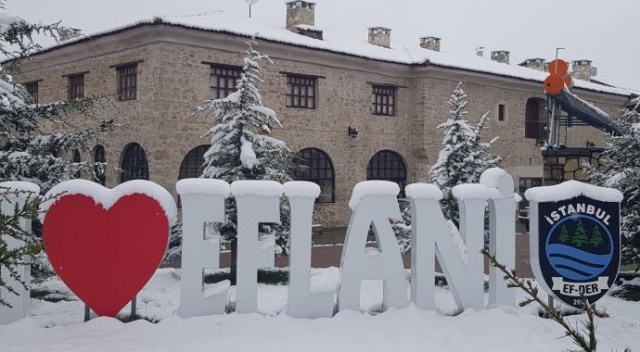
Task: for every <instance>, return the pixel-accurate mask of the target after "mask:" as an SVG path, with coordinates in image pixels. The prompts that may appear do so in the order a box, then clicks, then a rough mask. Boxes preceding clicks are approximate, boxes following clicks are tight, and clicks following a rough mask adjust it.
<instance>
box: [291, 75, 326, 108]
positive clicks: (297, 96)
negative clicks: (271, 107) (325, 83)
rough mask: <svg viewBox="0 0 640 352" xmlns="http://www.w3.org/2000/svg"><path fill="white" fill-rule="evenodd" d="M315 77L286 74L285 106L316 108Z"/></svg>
mask: <svg viewBox="0 0 640 352" xmlns="http://www.w3.org/2000/svg"><path fill="white" fill-rule="evenodd" d="M317 80H318V79H317V78H315V77H308V76H294V75H287V107H291V108H305V109H315V108H316V82H317Z"/></svg>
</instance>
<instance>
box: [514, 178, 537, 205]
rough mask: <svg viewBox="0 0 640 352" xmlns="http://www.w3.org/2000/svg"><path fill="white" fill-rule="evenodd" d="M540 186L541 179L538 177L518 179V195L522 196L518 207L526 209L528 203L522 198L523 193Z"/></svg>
mask: <svg viewBox="0 0 640 352" xmlns="http://www.w3.org/2000/svg"><path fill="white" fill-rule="evenodd" d="M540 186H542V178H540V177H520V178H519V179H518V194H520V195H521V196H522V201H520V207H521V208H523V207H528V206H529V201H527V200H526V199H525V198H524V192H525V191H526V190H528V189H529V188H532V187H540Z"/></svg>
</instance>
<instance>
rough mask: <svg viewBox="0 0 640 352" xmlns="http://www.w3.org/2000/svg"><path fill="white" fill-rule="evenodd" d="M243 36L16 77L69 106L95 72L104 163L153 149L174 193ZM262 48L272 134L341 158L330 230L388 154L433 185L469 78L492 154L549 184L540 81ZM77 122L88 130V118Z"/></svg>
mask: <svg viewBox="0 0 640 352" xmlns="http://www.w3.org/2000/svg"><path fill="white" fill-rule="evenodd" d="M245 40H246V38H242V37H238V36H233V35H227V34H220V33H209V32H202V31H194V30H189V29H184V28H173V27H167V26H153V27H142V28H137V29H134V30H130V31H125V32H122V33H118V34H114V35H112V36H107V37H102V38H98V39H96V40H93V41H89V42H83V43H79V44H75V45H71V46H67V47H63V48H61V49H59V50H56V51H53V52H50V53H47V54H43V55H38V56H35V57H34V58H33V59H32V60H31V61H29V62H27V63H25V65H24V66H23V70H24V72H23V74H22V75H19V76H16V80H18V81H20V82H28V81H33V80H42V81H41V86H40V97H41V101H43V102H50V101H55V100H64V99H66V80H65V78H64V77H63V75H66V74H69V73H74V72H83V71H88V73H87V74H86V76H85V94H86V95H104V96H105V97H107V99H106V101H105V103H104V104H102V105H101V106H99V107H98V109H97V116H96V120H97V121H102V120H111V119H114V120H115V121H116V122H117V123H118V124H120V125H121V126H122V127H120V128H119V129H118V130H117V131H115V132H112V133H109V134H108V135H106V136H104V137H103V138H102V139H101V140H100V141H97V142H96V143H99V144H102V145H104V147H105V148H106V156H107V162H108V163H109V164H110V165H112V166H118V165H120V161H121V160H120V158H121V153H122V151H123V149H124V147H125V146H126V145H127V144H128V143H131V142H137V143H139V144H140V145H141V146H142V147H143V148H144V150H145V151H146V154H147V157H148V160H149V172H150V179H151V180H152V181H154V182H157V183H159V184H160V185H162V186H163V187H165V188H166V189H167V190H169V191H170V192H173V193H174V194H175V182H176V181H177V178H178V171H179V167H180V164H181V162H182V159H183V158H184V156H185V155H186V154H187V153H188V152H189V151H190V150H191V149H193V148H195V147H197V146H199V145H203V144H208V143H209V140H208V138H207V137H204V138H202V136H203V135H205V134H206V132H207V131H208V129H209V128H210V122H209V121H207V120H206V119H204V118H203V117H202V116H198V115H195V114H194V109H195V107H196V106H198V105H199V104H201V103H202V102H203V101H204V100H205V99H207V98H208V96H209V93H210V88H209V75H210V64H211V63H216V64H226V65H238V66H239V65H242V55H241V54H240V53H241V52H242V51H243V50H244V49H245V48H246V46H245V44H244V42H245ZM257 49H258V50H259V51H260V52H261V53H263V54H268V55H269V56H270V57H271V59H272V60H273V61H274V64H273V65H270V64H267V63H266V62H265V63H263V70H264V76H263V80H264V83H262V84H261V85H260V87H259V88H260V91H261V93H262V97H263V103H264V105H265V106H267V107H269V108H272V109H273V110H275V111H276V112H277V113H278V115H279V118H280V121H281V122H282V125H283V128H282V129H275V130H274V137H276V138H279V139H282V140H284V141H285V142H286V143H287V145H288V146H289V148H291V149H292V150H293V151H299V150H301V149H304V148H309V147H313V148H319V149H321V150H323V151H324V152H325V153H327V154H328V155H329V157H330V158H331V160H332V162H333V165H334V171H335V185H336V190H335V203H331V204H322V205H320V206H321V207H323V209H324V211H325V213H326V214H327V215H326V218H325V223H324V225H325V226H327V227H331V226H344V225H346V224H347V222H348V219H349V216H350V211H349V209H348V207H347V203H348V201H349V198H350V196H351V191H352V190H353V187H354V186H355V184H356V183H358V182H361V181H364V180H365V179H366V167H367V164H368V162H369V160H370V159H371V157H372V156H373V155H374V154H375V153H377V152H379V151H381V150H392V151H395V152H397V153H398V154H400V155H401V157H402V159H403V160H404V161H405V163H406V166H407V171H408V179H407V181H408V183H411V182H418V181H420V182H425V181H428V171H429V169H430V167H431V165H433V164H434V163H435V162H436V161H437V158H438V152H439V150H440V149H441V143H442V137H443V136H442V130H441V129H437V126H438V125H439V124H441V123H443V122H445V121H446V119H447V118H448V117H449V107H448V106H447V100H448V99H449V97H450V95H451V92H452V91H453V89H454V88H455V87H456V85H457V84H458V82H464V83H463V88H464V89H465V91H466V92H467V94H468V100H469V104H468V110H469V114H468V115H467V117H468V119H469V121H470V122H471V123H472V124H475V123H477V121H478V120H479V118H480V116H481V115H482V114H484V113H486V112H488V113H489V114H490V116H491V121H490V122H489V125H488V128H487V130H486V131H485V135H484V138H485V139H486V140H489V139H491V138H494V137H498V136H499V137H500V140H499V142H498V144H497V146H496V149H495V153H497V154H500V155H503V156H504V157H505V162H504V166H505V168H506V169H507V170H508V171H509V172H511V173H512V174H513V176H514V178H516V184H517V178H518V177H542V174H543V160H542V153H541V151H540V148H539V147H538V146H537V144H536V141H535V140H531V139H525V138H524V114H525V106H526V102H527V99H529V98H532V97H534V98H542V99H544V98H545V97H544V95H543V94H542V93H541V91H542V89H541V87H542V83H540V82H531V81H523V80H517V79H509V78H505V77H498V76H492V75H487V74H482V73H477V72H470V71H463V70H455V69H451V68H444V67H438V66H431V65H420V66H409V65H400V64H393V63H386V62H380V61H375V60H369V59H364V58H357V57H353V56H347V55H341V54H335V53H331V52H325V51H314V50H311V49H305V48H301V47H294V46H289V45H284V44H278V43H272V42H265V41H260V42H259V44H258V47H257ZM140 60H141V61H140ZM132 61H139V63H138V98H137V99H136V100H133V101H124V102H120V101H115V100H114V99H113V93H114V91H115V87H116V72H115V69H114V68H113V65H118V64H122V63H125V62H132ZM286 73H296V74H305V75H313V76H317V77H318V81H317V82H318V89H317V91H318V98H317V108H316V109H299V108H290V107H286V106H285V89H286ZM374 84H376V85H377V84H382V85H392V86H395V87H397V105H396V106H397V113H396V115H395V116H379V115H373V114H372V113H371V94H372V85H374ZM579 94H582V92H580V93H579ZM585 95H586V98H587V99H589V100H590V101H593V102H594V103H595V104H597V105H598V106H600V107H602V108H603V109H604V110H606V111H608V112H611V111H615V110H616V109H617V107H618V106H620V104H622V102H623V101H624V98H622V97H619V98H618V97H612V96H606V95H602V94H598V93H590V92H585ZM618 100H620V103H618ZM499 104H504V105H506V109H507V110H506V111H507V116H506V119H505V121H497V113H498V105H499ZM75 122H76V123H77V124H79V125H85V124H86V123H87V122H86V121H84V120H82V119H79V118H78V119H76V120H75ZM349 127H353V128H356V129H357V131H358V132H359V133H358V137H357V138H355V139H354V138H350V137H349V136H348V135H347V129H348V128H349ZM566 133H568V136H569V138H567V140H568V141H569V142H570V143H574V145H578V146H583V145H585V142H586V141H593V142H594V143H596V146H602V144H601V143H602V139H601V138H600V137H599V136H601V134H600V133H599V132H597V131H596V130H594V129H593V128H589V127H572V128H571V129H570V130H569V131H567V132H566ZM90 158H91V155H90V153H89V152H88V151H86V152H85V153H83V155H82V160H87V159H90ZM119 181H120V177H119V172H118V170H116V169H115V168H111V169H109V171H108V174H107V185H108V186H110V187H113V186H115V185H117V184H118V183H119Z"/></svg>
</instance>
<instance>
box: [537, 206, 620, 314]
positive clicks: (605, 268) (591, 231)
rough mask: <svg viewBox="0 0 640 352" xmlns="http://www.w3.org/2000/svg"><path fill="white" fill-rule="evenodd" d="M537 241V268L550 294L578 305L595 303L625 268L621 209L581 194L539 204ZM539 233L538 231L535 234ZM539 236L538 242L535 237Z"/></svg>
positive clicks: (541, 281) (567, 302) (543, 284)
mask: <svg viewBox="0 0 640 352" xmlns="http://www.w3.org/2000/svg"><path fill="white" fill-rule="evenodd" d="M535 206H537V211H536V213H537V220H536V219H533V220H534V221H535V222H536V225H537V226H535V229H534V228H532V233H531V236H532V239H531V240H532V241H533V242H534V243H535V244H536V246H537V251H538V253H537V254H534V253H532V256H535V260H533V259H534V258H532V269H533V270H534V273H535V274H536V278H538V281H539V282H540V284H541V285H542V287H543V288H545V291H547V293H549V294H550V295H551V296H553V297H554V298H556V299H558V300H560V301H562V302H564V303H566V304H568V305H571V306H574V307H578V308H580V307H582V305H583V302H582V299H583V298H584V299H587V300H588V301H589V302H590V303H595V302H596V301H597V300H598V299H600V298H601V297H602V296H604V294H605V293H607V291H608V290H609V288H610V287H611V285H613V283H614V282H615V279H616V277H617V275H618V269H619V266H620V206H619V203H617V202H603V201H600V200H596V199H592V198H588V197H586V196H578V197H574V198H571V199H566V200H561V201H554V202H540V203H537V204H535ZM534 230H536V231H534ZM536 237H537V238H536Z"/></svg>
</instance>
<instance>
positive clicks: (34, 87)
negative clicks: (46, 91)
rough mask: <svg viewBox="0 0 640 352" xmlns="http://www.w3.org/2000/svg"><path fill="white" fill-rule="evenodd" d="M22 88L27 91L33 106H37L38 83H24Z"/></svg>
mask: <svg viewBox="0 0 640 352" xmlns="http://www.w3.org/2000/svg"><path fill="white" fill-rule="evenodd" d="M24 87H25V88H26V90H27V93H29V95H31V98H32V99H33V103H34V104H38V82H29V83H25V84H24Z"/></svg>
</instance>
